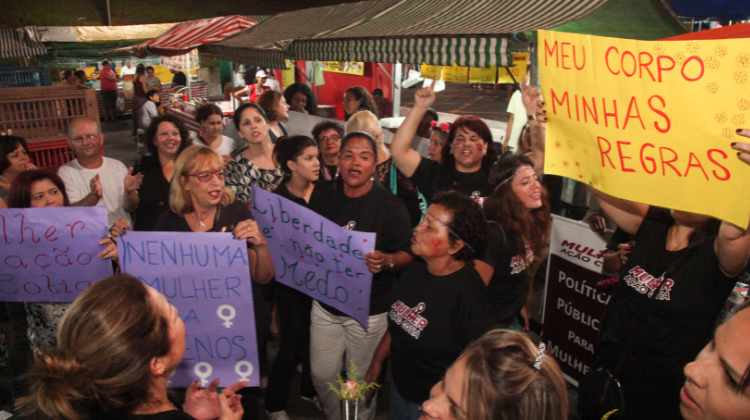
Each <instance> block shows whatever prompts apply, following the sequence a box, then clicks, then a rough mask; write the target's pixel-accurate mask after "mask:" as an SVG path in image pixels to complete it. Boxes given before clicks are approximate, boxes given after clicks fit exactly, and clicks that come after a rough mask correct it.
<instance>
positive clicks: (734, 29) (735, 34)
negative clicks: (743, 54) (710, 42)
mask: <svg viewBox="0 0 750 420" xmlns="http://www.w3.org/2000/svg"><path fill="white" fill-rule="evenodd" d="M729 38H750V23H738V24H736V25H730V26H722V27H721V28H716V29H709V30H707V31H699V32H687V33H684V34H680V35H675V36H671V37H669V38H664V40H666V41H693V40H700V39H729Z"/></svg>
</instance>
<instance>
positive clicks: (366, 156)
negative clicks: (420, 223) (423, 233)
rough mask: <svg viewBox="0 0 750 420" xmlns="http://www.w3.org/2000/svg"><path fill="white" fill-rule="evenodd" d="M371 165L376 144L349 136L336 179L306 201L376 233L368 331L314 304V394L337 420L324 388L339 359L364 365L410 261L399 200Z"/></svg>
mask: <svg viewBox="0 0 750 420" xmlns="http://www.w3.org/2000/svg"><path fill="white" fill-rule="evenodd" d="M282 141H283V140H282ZM376 162H377V145H376V143H375V140H374V139H373V138H372V137H371V136H370V135H369V134H367V133H364V132H353V133H348V134H347V135H346V136H345V137H344V139H343V140H342V141H341V152H340V154H339V174H340V181H338V182H335V183H329V184H323V185H319V186H317V187H316V188H315V191H314V192H313V194H312V197H311V198H310V208H311V209H313V210H315V211H316V212H317V213H319V214H320V215H322V216H324V217H326V218H327V219H329V220H331V221H333V222H334V223H336V224H338V225H340V226H345V227H346V228H347V229H351V230H356V231H361V232H374V233H375V235H376V237H375V250H374V251H373V252H370V253H368V254H367V255H366V256H365V263H366V264H367V268H368V269H369V271H370V272H371V273H372V274H373V278H372V287H371V291H370V317H369V319H368V328H367V329H364V328H362V326H361V325H360V324H359V323H358V322H357V321H355V320H354V319H352V318H351V317H349V316H346V315H344V314H343V313H341V312H340V311H337V310H336V309H334V308H331V307H329V306H327V305H324V304H321V303H319V302H317V301H315V302H313V309H312V311H311V314H310V317H311V326H310V364H311V368H312V376H313V384H314V385H315V390H316V391H317V392H318V398H320V401H321V403H322V405H323V410H324V411H325V414H326V416H327V418H330V419H338V418H341V408H340V406H339V398H338V397H337V396H336V395H335V394H334V393H333V392H332V391H331V390H330V388H329V386H328V384H330V383H333V382H335V381H336V378H337V377H338V375H339V374H340V373H341V369H342V367H343V358H344V355H346V359H347V360H348V361H349V362H351V363H353V364H354V365H355V366H358V367H359V368H360V369H364V367H366V366H369V364H370V361H371V360H372V356H373V354H374V352H375V349H376V348H377V346H378V343H379V342H380V339H381V338H382V337H383V334H385V331H386V329H387V326H388V323H387V311H388V306H389V304H390V301H389V295H390V291H391V288H392V286H393V283H394V281H395V280H396V276H397V273H398V271H399V270H401V269H402V268H403V267H405V266H406V265H408V264H409V263H410V262H411V261H412V256H411V255H410V254H409V252H408V250H409V233H410V225H409V214H408V212H407V211H406V208H405V207H404V205H403V204H402V203H401V201H400V200H399V199H398V198H396V197H394V196H393V195H392V194H391V193H390V192H388V191H387V190H386V189H384V188H383V187H382V186H380V184H378V183H377V182H375V181H374V176H375V166H376ZM374 401H375V398H373V399H372V400H371V404H369V405H368V406H367V407H363V408H362V409H361V411H360V413H361V414H360V416H361V417H360V418H361V419H367V420H369V419H372V418H373V417H374V416H375V404H374Z"/></svg>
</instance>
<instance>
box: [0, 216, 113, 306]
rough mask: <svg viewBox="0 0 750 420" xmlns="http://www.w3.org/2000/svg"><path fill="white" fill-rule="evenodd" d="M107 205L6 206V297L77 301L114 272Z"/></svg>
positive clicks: (1, 255) (1, 266)
mask: <svg viewBox="0 0 750 420" xmlns="http://www.w3.org/2000/svg"><path fill="white" fill-rule="evenodd" d="M106 234H107V215H106V209H104V208H103V207H57V208H33V209H0V245H2V246H0V301H5V302H72V301H73V300H74V299H75V298H76V296H78V294H79V293H81V292H82V291H83V290H84V289H86V288H87V287H88V286H89V285H90V284H92V283H93V282H95V281H98V280H101V279H103V278H106V277H108V276H111V275H112V263H111V261H109V260H103V259H100V258H98V257H97V255H98V254H99V253H100V252H102V250H103V247H102V245H100V244H99V241H100V240H101V239H102V238H103V237H104V236H105V235H106Z"/></svg>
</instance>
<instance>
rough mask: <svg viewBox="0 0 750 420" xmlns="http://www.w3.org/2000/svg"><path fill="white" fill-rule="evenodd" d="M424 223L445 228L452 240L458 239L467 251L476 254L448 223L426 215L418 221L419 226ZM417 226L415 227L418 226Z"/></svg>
mask: <svg viewBox="0 0 750 420" xmlns="http://www.w3.org/2000/svg"><path fill="white" fill-rule="evenodd" d="M425 221H427V223H432V222H435V223H438V224H441V225H443V226H445V229H447V230H448V234H449V235H450V236H453V238H454V239H458V240H460V241H462V242H463V243H464V245H466V247H467V248H469V250H471V252H476V251H475V250H474V247H472V246H471V245H470V244H469V243H468V242H466V241H465V240H464V238H462V237H461V235H459V234H458V233H456V231H455V230H453V229H452V228H451V227H450V225H449V224H448V223H445V222H443V221H442V220H439V219H436V218H434V217H432V216H430V215H429V214H427V213H425V214H423V215H422V218H421V219H419V225H421V224H422V223H423V222H425ZM419 225H417V226H419Z"/></svg>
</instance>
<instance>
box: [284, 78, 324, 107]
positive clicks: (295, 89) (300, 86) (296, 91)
mask: <svg viewBox="0 0 750 420" xmlns="http://www.w3.org/2000/svg"><path fill="white" fill-rule="evenodd" d="M284 98H285V99H286V103H287V104H289V110H291V111H296V112H302V113H304V114H310V115H317V113H318V103H317V102H316V100H315V95H314V94H313V92H312V90H311V89H310V86H307V85H306V84H304V83H292V84H291V85H289V86H287V88H286V89H284Z"/></svg>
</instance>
